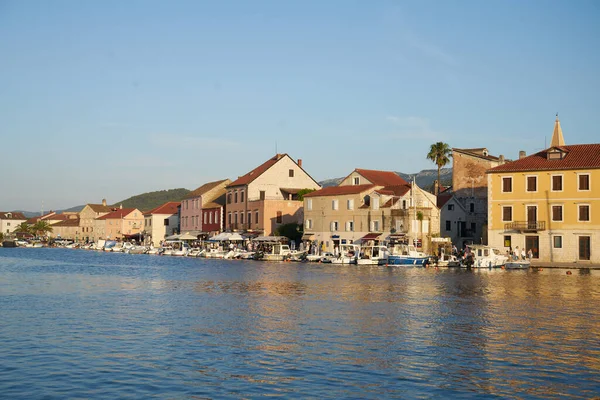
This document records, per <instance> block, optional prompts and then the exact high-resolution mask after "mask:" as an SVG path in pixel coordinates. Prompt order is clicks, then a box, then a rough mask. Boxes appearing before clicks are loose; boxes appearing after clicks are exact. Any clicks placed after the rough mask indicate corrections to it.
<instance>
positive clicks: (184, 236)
mask: <svg viewBox="0 0 600 400" xmlns="http://www.w3.org/2000/svg"><path fill="white" fill-rule="evenodd" d="M196 239H198V238H197V237H196V236H194V235H192V234H191V233H189V232H186V233H184V234H182V235H179V240H196Z"/></svg>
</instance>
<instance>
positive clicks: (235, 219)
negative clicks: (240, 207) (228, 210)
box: [233, 211, 238, 225]
mask: <svg viewBox="0 0 600 400" xmlns="http://www.w3.org/2000/svg"><path fill="white" fill-rule="evenodd" d="M233 222H234V223H235V224H236V225H237V223H238V213H237V211H236V212H234V213H233Z"/></svg>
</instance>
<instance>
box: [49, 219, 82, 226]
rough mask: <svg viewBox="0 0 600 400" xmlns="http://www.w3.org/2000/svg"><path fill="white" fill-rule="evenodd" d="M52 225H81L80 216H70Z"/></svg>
mask: <svg viewBox="0 0 600 400" xmlns="http://www.w3.org/2000/svg"><path fill="white" fill-rule="evenodd" d="M52 226H57V227H60V226H79V218H68V219H65V220H64V221H60V222H57V223H56V224H54V225H52Z"/></svg>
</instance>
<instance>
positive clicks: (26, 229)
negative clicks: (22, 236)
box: [15, 222, 31, 233]
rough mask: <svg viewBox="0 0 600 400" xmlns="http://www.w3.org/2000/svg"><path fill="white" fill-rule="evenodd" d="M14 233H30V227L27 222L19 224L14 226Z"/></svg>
mask: <svg viewBox="0 0 600 400" xmlns="http://www.w3.org/2000/svg"><path fill="white" fill-rule="evenodd" d="M15 233H31V225H29V224H28V223H27V222H21V223H20V224H19V225H17V226H16V228H15Z"/></svg>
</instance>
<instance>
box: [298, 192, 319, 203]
mask: <svg viewBox="0 0 600 400" xmlns="http://www.w3.org/2000/svg"><path fill="white" fill-rule="evenodd" d="M314 191H315V189H300V190H299V191H298V200H300V201H302V200H304V195H305V194H307V193H311V192H314Z"/></svg>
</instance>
